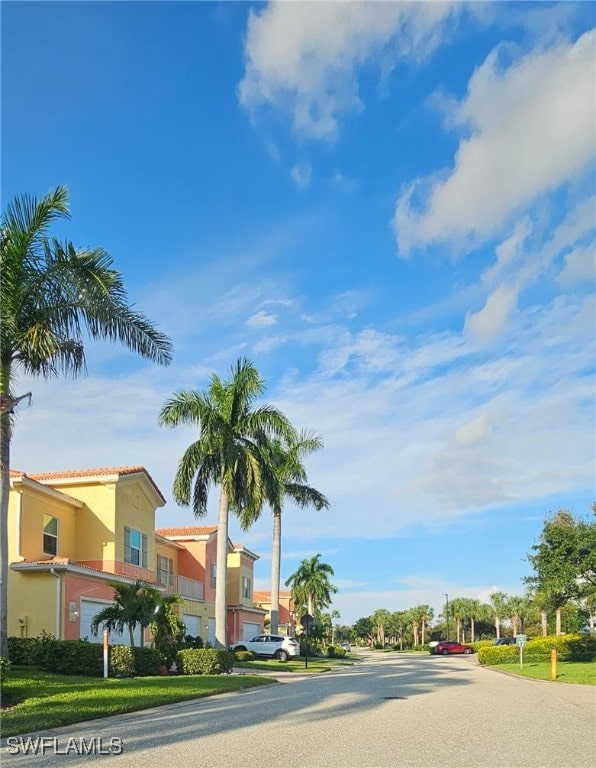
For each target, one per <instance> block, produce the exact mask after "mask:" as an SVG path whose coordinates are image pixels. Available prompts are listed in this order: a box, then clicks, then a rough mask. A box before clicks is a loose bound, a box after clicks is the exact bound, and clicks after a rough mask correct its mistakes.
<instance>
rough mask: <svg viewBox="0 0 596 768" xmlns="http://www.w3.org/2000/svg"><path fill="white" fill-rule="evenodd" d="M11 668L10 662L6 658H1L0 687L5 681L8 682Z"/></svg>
mask: <svg viewBox="0 0 596 768" xmlns="http://www.w3.org/2000/svg"><path fill="white" fill-rule="evenodd" d="M9 666H10V661H9V660H8V659H7V658H5V657H4V656H0V685H3V683H4V681H5V680H6V675H7V673H8V667H9Z"/></svg>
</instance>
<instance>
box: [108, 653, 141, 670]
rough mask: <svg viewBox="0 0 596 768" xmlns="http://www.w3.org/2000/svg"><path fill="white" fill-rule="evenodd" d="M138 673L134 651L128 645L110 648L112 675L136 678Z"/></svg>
mask: <svg viewBox="0 0 596 768" xmlns="http://www.w3.org/2000/svg"><path fill="white" fill-rule="evenodd" d="M138 650H140V649H138ZM136 673H137V670H136V667H135V654H134V649H133V648H130V647H129V646H128V645H113V646H112V647H111V648H110V675H112V676H113V677H134V676H135V675H136Z"/></svg>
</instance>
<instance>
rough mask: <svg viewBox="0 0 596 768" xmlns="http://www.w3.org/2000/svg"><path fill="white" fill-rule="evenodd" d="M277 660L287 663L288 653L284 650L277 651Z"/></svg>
mask: <svg viewBox="0 0 596 768" xmlns="http://www.w3.org/2000/svg"><path fill="white" fill-rule="evenodd" d="M275 658H276V659H278V660H279V661H287V660H288V658H289V657H288V652H287V651H284V650H281V651H277V653H276V654H275Z"/></svg>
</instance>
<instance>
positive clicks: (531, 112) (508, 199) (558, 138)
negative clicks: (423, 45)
mask: <svg viewBox="0 0 596 768" xmlns="http://www.w3.org/2000/svg"><path fill="white" fill-rule="evenodd" d="M595 44H596V32H595V31H591V32H588V33H586V34H584V35H583V36H582V37H580V38H579V39H578V40H577V41H576V42H575V43H571V42H564V43H559V44H557V45H554V46H552V47H551V48H550V49H548V50H540V51H535V52H532V53H530V54H528V55H526V56H525V57H523V58H522V59H520V60H519V61H516V62H514V63H513V64H511V65H510V66H508V67H503V65H502V64H501V58H502V56H504V55H505V54H506V53H507V51H506V50H505V49H504V48H503V47H499V48H497V49H495V50H494V51H493V52H492V53H491V54H490V55H489V56H488V57H487V59H486V60H485V62H484V63H483V64H482V65H481V66H480V67H479V68H478V69H477V70H476V71H475V72H474V74H473V76H472V78H471V80H470V83H469V86H468V93H467V96H466V97H465V98H464V99H463V100H462V101H461V102H460V103H458V104H456V106H455V107H454V108H453V109H452V111H451V113H450V114H449V115H448V123H449V125H450V126H452V127H458V128H460V129H461V130H466V131H469V136H468V137H466V138H464V139H462V140H461V141H460V144H459V148H458V151H457V154H456V157H455V163H454V166H453V168H452V169H451V170H449V171H448V172H447V174H446V175H443V176H442V177H440V178H439V177H437V178H421V179H417V180H415V181H414V182H413V183H412V184H410V185H409V186H407V187H406V188H405V189H404V190H403V191H402V193H401V195H400V196H399V198H398V200H397V204H396V212H395V220H394V224H395V231H396V236H397V242H398V246H399V249H400V253H401V254H402V255H406V254H407V253H408V252H409V251H410V250H411V249H412V248H413V247H420V246H425V245H428V244H430V243H436V242H454V243H456V244H459V245H460V246H465V245H470V244H474V243H478V242H482V241H485V240H486V239H487V238H490V237H492V236H493V235H495V234H496V233H497V232H498V230H499V228H500V227H501V226H502V225H503V224H504V223H506V221H507V220H508V218H509V217H510V216H511V215H512V214H514V213H515V212H516V211H518V210H520V209H521V208H523V207H527V206H529V205H530V204H532V203H533V202H534V201H535V200H536V198H537V196H539V195H540V194H542V193H545V192H550V191H553V190H555V189H557V188H559V187H560V186H561V185H562V184H565V183H566V182H567V181H569V180H570V179H572V178H573V177H574V176H575V175H576V174H578V173H579V172H581V171H582V170H583V169H584V168H585V167H586V165H587V163H588V162H589V161H590V160H591V158H592V156H593V154H594V124H595V112H594V109H595V108H594V82H595V75H596V72H595V63H594V46H595ZM415 199H416V200H421V204H420V205H418V204H417V203H415V202H414V201H415Z"/></svg>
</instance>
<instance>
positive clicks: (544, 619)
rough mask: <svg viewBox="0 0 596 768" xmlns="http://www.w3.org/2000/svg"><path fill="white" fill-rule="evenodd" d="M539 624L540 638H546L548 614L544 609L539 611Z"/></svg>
mask: <svg viewBox="0 0 596 768" xmlns="http://www.w3.org/2000/svg"><path fill="white" fill-rule="evenodd" d="M540 623H541V625H542V637H546V636H547V635H548V614H547V613H546V611H545V610H544V608H542V610H541V611H540Z"/></svg>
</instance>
